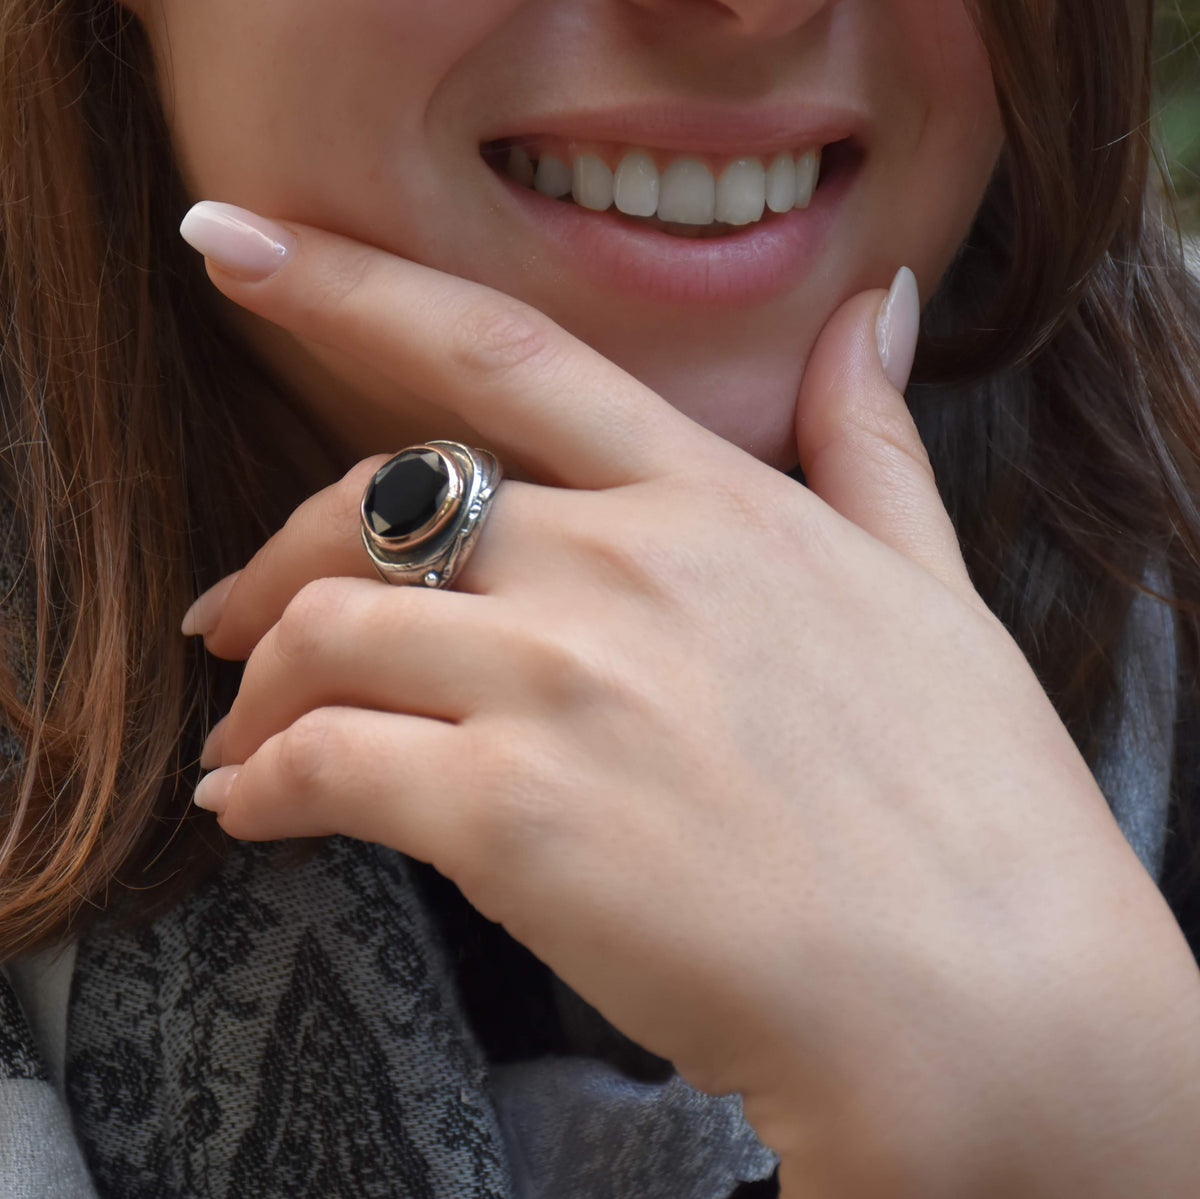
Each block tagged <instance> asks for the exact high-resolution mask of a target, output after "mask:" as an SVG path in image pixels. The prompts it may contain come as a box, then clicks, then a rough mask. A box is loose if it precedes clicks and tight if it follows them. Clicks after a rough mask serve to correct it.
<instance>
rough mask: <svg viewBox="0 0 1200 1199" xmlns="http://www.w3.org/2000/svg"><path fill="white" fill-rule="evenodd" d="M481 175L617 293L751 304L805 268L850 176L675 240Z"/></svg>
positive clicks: (792, 281)
mask: <svg viewBox="0 0 1200 1199" xmlns="http://www.w3.org/2000/svg"><path fill="white" fill-rule="evenodd" d="M489 172H490V174H491V175H492V177H493V178H494V179H495V180H496V181H497V182H498V183H499V184H500V185H501V188H502V191H503V193H504V195H505V197H506V198H507V200H508V202H509V206H510V207H511V208H512V209H513V211H514V213H515V216H516V219H517V220H518V221H519V222H520V223H521V224H523V225H524V226H525V227H526V229H527V231H528V234H529V236H530V237H531V238H536V239H537V240H539V241H541V242H546V241H549V243H550V245H551V247H552V252H553V253H554V254H555V255H556V257H557V258H558V259H559V260H560V263H561V265H562V267H563V268H564V269H565V270H568V271H570V272H571V273H573V274H578V273H582V274H583V275H585V276H587V278H588V280H589V281H590V282H591V284H592V285H593V286H595V287H600V288H603V289H605V290H607V291H611V292H615V293H619V294H620V295H622V296H623V297H625V298H628V297H630V296H631V295H636V296H644V297H646V298H648V299H652V300H655V301H665V302H667V303H674V304H683V305H725V306H726V307H728V306H732V305H750V304H756V303H760V302H762V301H764V300H770V299H774V298H776V297H778V296H780V295H782V294H784V293H785V292H787V291H789V290H791V289H792V288H793V287H795V285H796V283H797V282H798V281H799V280H800V279H802V278H803V277H804V276H806V275H807V274H809V273H810V272H811V271H812V269H813V265H814V264H815V262H816V261H817V258H818V257H819V255H820V253H821V250H822V248H823V246H824V245H825V243H826V240H827V238H828V236H829V231H830V228H831V226H832V224H833V219H834V215H835V213H836V210H837V206H838V204H839V202H840V200H841V199H842V197H843V196H844V195H845V192H846V190H847V187H848V186H849V182H850V180H849V177H848V175H845V174H841V175H839V176H838V177H837V178H834V179H830V180H829V183H828V186H825V185H822V186H821V187H818V189H817V191H816V194H815V195H814V196H813V200H812V203H811V204H810V205H809V207H808V208H804V209H799V208H797V209H793V210H792V211H791V212H786V213H778V214H772V216H770V217H768V218H767V219H765V220H764V221H762V222H761V223H760V224H756V225H747V226H746V227H745V228H743V229H739V230H737V231H736V232H734V233H730V234H728V235H727V236H724V237H709V238H701V237H697V238H689V237H675V236H672V235H671V234H669V233H664V232H662V231H661V230H659V229H655V228H653V227H651V226H648V225H640V224H638V222H637V218H633V217H623V216H622V215H621V214H620V213H618V212H617V211H616V210H615V209H611V208H610V209H609V210H608V211H607V212H593V211H592V210H590V209H587V208H582V207H580V206H578V205H576V204H571V203H567V202H565V201H562V200H553V199H550V198H549V197H547V196H543V195H542V194H541V193H540V192H538V191H534V190H533V189H532V188H528V187H523V186H521V185H520V184H518V183H514V182H513V181H512V180H511V179H508V178H507V177H505V176H503V175H500V174H498V173H497V172H495V171H491V170H490V168H489Z"/></svg>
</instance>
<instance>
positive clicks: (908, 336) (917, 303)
mask: <svg viewBox="0 0 1200 1199" xmlns="http://www.w3.org/2000/svg"><path fill="white" fill-rule="evenodd" d="M920 331H921V295H920V291H919V290H918V288H917V277H916V275H914V274H913V273H912V271H910V270H909V269H908V267H906V266H902V267H901V268H900V269H899V270H898V271H897V272H896V278H895V279H893V280H892V289H891V291H889V292H888V296H887V299H886V300H884V302H883V307H882V308H880V310H879V317H878V319H877V321H876V324H875V341H876V343H877V344H878V346H879V359H880V361H881V362H882V363H883V372H884V374H885V375H887V377H888V379H889V380H890V381H891V384H892V386H893V387H894V388H895V389H896V390H897V391H903V390H904V389H905V388H906V387H907V386H908V377H909V375H911V374H912V366H913V358H915V357H916V353H917V334H918V333H919V332H920Z"/></svg>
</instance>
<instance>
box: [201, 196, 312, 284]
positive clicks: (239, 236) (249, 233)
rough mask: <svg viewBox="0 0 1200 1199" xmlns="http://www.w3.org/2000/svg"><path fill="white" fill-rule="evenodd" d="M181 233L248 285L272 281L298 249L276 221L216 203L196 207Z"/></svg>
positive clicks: (203, 203)
mask: <svg viewBox="0 0 1200 1199" xmlns="http://www.w3.org/2000/svg"><path fill="white" fill-rule="evenodd" d="M179 232H180V234H181V235H182V237H183V240H184V241H186V242H187V243H188V245H190V246H192V247H193V249H196V250H199V251H200V253H201V254H203V255H204V257H205V258H210V259H212V261H213V262H215V263H216V264H217V266H219V267H220V268H221V269H222V270H224V271H228V272H229V273H230V274H231V275H236V276H237V277H238V278H239V279H244V280H245V281H246V282H248V283H260V282H262V280H263V279H269V278H270V277H271V276H272V275H273V274H275V272H276V271H277V270H279V268H280V267H281V266H283V264H284V263H285V262H287V260H288V259H289V258H290V257H291V254H292V251H293V250H294V249H295V248H296V239H295V237H294V236H293V235H292V234H291V233H289V232H288V231H287V230H286V229H284V228H282V227H281V226H279V225H276V224H275V223H274V222H273V221H268V220H266V219H264V218H263V217H260V216H258V215H256V214H255V213H253V212H249V211H247V210H246V209H245V208H236V207H234V205H232V204H218V203H217V202H216V201H215V200H201V201H200V203H199V204H196V205H194V206H193V207H192V208H191V209H190V211H189V212H188V214H187V216H185V217H184V218H183V223H182V224H181V225H180V226H179Z"/></svg>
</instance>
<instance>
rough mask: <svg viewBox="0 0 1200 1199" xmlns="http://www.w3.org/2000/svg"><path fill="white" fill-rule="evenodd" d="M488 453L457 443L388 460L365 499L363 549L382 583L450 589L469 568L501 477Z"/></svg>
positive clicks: (417, 447)
mask: <svg viewBox="0 0 1200 1199" xmlns="http://www.w3.org/2000/svg"><path fill="white" fill-rule="evenodd" d="M502 473H503V472H502V471H501V469H500V463H499V462H498V461H497V460H496V456H495V455H494V454H491V453H489V452H488V451H487V450H473V449H471V447H470V446H465V445H462V444H461V443H460V442H457V441H431V442H429V443H428V444H426V445H414V446H409V447H408V449H406V450H401V451H400V453H398V454H397V455H396V456H395V457H394V458H390V459H388V461H387V462H385V463H384V464H383V466H381V467H380V468H379V470H377V471H376V472H375V477H374V478H373V479H372V480H371V481H370V483H368V484H367V489H366V491H364V492H363V498H362V510H361V517H362V541H363V545H364V546H365V547H366V550H367V553H368V554H369V555H370V558H371V561H372V562H373V563H374V564H375V569H376V570H377V571H378V572H379V576H380V578H382V579H383V580H384V582H386V583H394V584H397V585H399V586H405V587H411V586H421V585H423V586H425V587H450V586H452V585H453V583H454V580H455V578H456V577H457V576H458V573H459V571H461V570H462V568H463V567H464V566H465V565H466V561H467V556H468V555H469V554H470V552H471V550H472V548H473V547H474V545H475V541H476V539H477V538H478V537H479V531H480V529H481V528H482V527H483V522H484V520H485V519H486V517H487V514H488V510H489V508H490V507H491V502H492V497H493V496H494V495H495V494H496V488H497V487H498V486H499V485H500V479H501V477H502Z"/></svg>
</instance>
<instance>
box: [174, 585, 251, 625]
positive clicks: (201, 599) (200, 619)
mask: <svg viewBox="0 0 1200 1199" xmlns="http://www.w3.org/2000/svg"><path fill="white" fill-rule="evenodd" d="M241 573H242V572H241V571H240V570H235V571H234V572H233V574H231V575H226V576H225V577H224V578H223V579H222V580H221V581H220V582H219V583H214V584H213V585H212V586H211V587H210V588H209V589H208V590H207V591H206V592H204V593H203V594H202V595H200V596H198V597H197V599H196V602H195V603H194V604H193V605H192V606H191V607H190V608H189V609H188V610H187V611H186V612H185V613H184V614H183V620H182V621H181V622H180V625H179V631H180V632H181V633H182V634H183V635H184V636H185V637H207V636H208V635H209V633H211V632H212V631H213V629H215V628H216V627H217V624H218V622H219V621H220V619H221V613H222V612H223V611H224V610H225V601H226V600H227V599H228V598H229V593H230V591H232V590H233V585H234V583H236V582H237V577H238V575H240V574H241Z"/></svg>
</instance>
